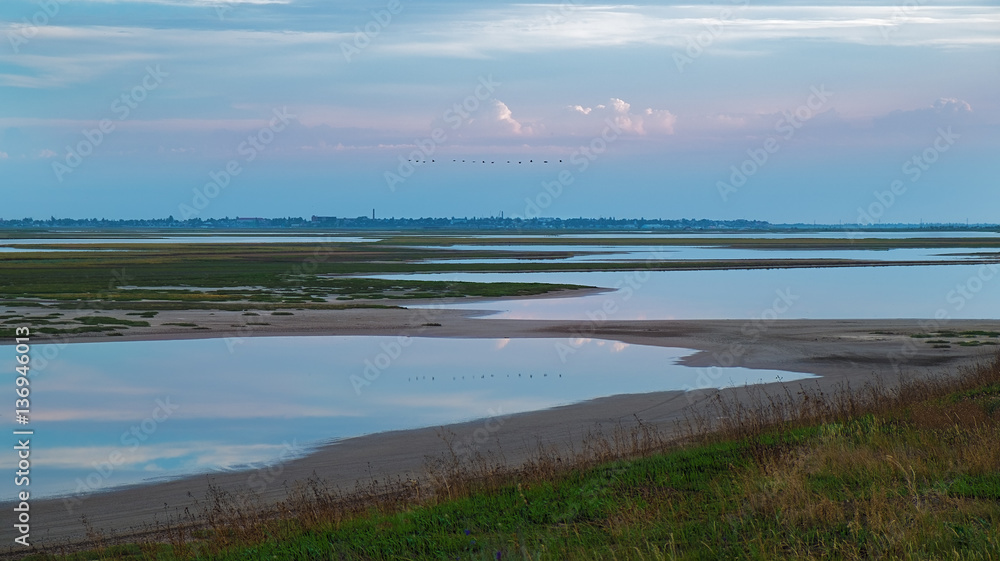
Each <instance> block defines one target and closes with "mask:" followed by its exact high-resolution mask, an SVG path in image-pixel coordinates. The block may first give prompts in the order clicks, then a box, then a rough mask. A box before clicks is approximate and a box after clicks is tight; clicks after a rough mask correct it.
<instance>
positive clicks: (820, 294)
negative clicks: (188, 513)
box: [0, 232, 1000, 498]
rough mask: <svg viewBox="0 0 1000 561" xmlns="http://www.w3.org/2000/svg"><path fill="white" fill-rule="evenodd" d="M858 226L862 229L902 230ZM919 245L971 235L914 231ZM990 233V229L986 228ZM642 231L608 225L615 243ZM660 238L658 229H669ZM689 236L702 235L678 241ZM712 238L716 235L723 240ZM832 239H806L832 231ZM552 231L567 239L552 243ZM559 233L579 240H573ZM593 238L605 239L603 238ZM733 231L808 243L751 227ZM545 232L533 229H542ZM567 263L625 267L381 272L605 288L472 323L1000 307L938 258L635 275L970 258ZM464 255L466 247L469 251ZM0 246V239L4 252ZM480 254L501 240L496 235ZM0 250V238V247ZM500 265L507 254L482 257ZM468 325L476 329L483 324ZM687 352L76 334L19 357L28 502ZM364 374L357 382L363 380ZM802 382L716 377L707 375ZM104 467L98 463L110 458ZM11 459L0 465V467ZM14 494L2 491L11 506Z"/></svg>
mask: <svg viewBox="0 0 1000 561" xmlns="http://www.w3.org/2000/svg"><path fill="white" fill-rule="evenodd" d="M911 235H913V234H902V233H895V232H890V233H874V234H865V236H866V237H907V236H911ZM917 235H919V236H921V237H946V236H948V237H966V236H975V237H985V236H987V235H988V234H982V233H969V232H958V233H945V232H933V233H925V232H919V233H917ZM992 235H994V236H995V235H996V234H992ZM629 236H635V237H648V236H649V234H640V233H637V234H631V235H629V234H624V235H621V236H616V237H629ZM683 236H685V235H684V234H673V235H672V236H671V237H683ZM689 236H690V237H708V235H706V234H690V235H689ZM719 236H724V237H732V235H731V234H720V235H719ZM841 236H843V233H825V234H812V235H809V237H841ZM567 237H568V236H567ZM572 237H586V236H585V235H584V236H572ZM600 237H611V236H607V235H601V236H600ZM747 237H806V236H805V235H803V234H800V233H797V234H752V235H749V236H747ZM546 239H549V238H548V237H546ZM551 239H552V244H550V246H549V247H544V246H542V247H539V246H534V247H532V246H523V247H519V248H517V249H518V250H522V249H523V250H553V249H555V250H569V251H579V250H588V249H589V250H596V251H606V252H609V255H603V256H588V257H580V258H574V259H575V260H581V261H584V260H590V259H595V260H598V259H599V260H631V261H635V262H636V267H635V268H636V269H637V270H635V271H620V272H566V273H462V274H454V273H448V274H420V275H382V276H379V278H390V279H415V280H420V279H428V280H456V281H458V280H463V281H478V282H495V281H506V282H511V281H513V282H552V283H570V284H581V285H590V286H601V287H605V288H609V289H612V290H609V291H608V292H604V293H601V294H596V295H591V296H583V297H576V298H555V299H544V298H535V299H522V300H506V301H494V302H479V303H475V304H455V305H450V306H447V307H451V308H464V309H477V310H488V311H491V312H493V313H492V314H491V315H488V316H487V317H488V318H498V317H500V318H519V319H569V320H579V321H584V322H591V321H598V320H601V319H603V318H607V319H609V320H629V319H715V318H718V319H754V318H764V319H772V318H781V319H792V318H811V319H822V318H929V317H934V316H935V315H939V316H942V315H943V317H945V318H955V319H957V318H976V319H989V318H998V317H1000V290H998V286H1000V267H997V266H994V267H993V268H990V267H988V266H980V265H962V264H952V265H944V264H942V265H937V266H919V267H902V266H887V267H867V268H826V269H774V270H753V271H652V272H650V271H645V270H644V269H643V267H642V262H643V261H645V260H646V259H647V258H649V257H655V258H657V259H661V258H665V259H754V258H756V259H767V258H789V257H792V258H814V257H828V258H846V259H879V260H884V261H895V260H908V259H940V260H961V259H964V258H965V257H964V256H963V255H961V254H963V253H977V252H981V251H982V250H962V249H948V250H921V249H899V250H888V251H865V250H858V251H781V250H729V249H720V248H703V247H694V246H691V247H670V248H663V252H664V254H665V255H666V257H663V256H660V255H656V251H657V250H658V249H660V248H650V247H644V246H625V247H607V246H604V247H602V246H600V245H598V244H595V245H591V246H565V245H564V244H560V243H559V237H552V238H551ZM288 241H295V242H317V243H321V242H324V241H337V242H362V241H372V240H368V239H366V238H362V237H332V238H331V237H325V238H316V237H305V236H280V237H275V236H203V237H186V236H169V237H164V238H136V239H125V238H117V239H102V240H95V239H77V240H41V239H35V240H17V241H15V240H4V241H2V242H0V243H2V244H12V243H179V242H190V243H220V242H222V243H225V242H233V243H236V242H252V243H266V242H288ZM470 248H474V249H477V250H481V249H483V247H482V246H471V247H470ZM7 249H9V248H7ZM491 249H494V250H500V249H511V247H510V246H502V245H494V246H492V247H491ZM4 250H5V248H4V247H3V246H0V251H4ZM497 258H498V260H503V259H505V257H504V256H503V255H502V254H499V253H498V256H497ZM483 321H489V319H484V320H483ZM690 352H692V351H689V350H684V349H669V348H656V347H645V346H635V345H625V344H622V343H616V342H613V341H601V340H571V339H514V340H508V339H493V340H481V339H480V340H477V339H434V338H426V339H421V338H406V339H398V338H396V337H281V338H248V339H245V340H244V341H243V342H242V343H239V344H233V345H232V347H231V348H230V347H229V346H227V344H226V341H225V340H222V339H208V340H186V341H155V342H111V343H80V344H73V345H68V346H64V347H62V348H59V347H57V346H54V345H50V346H45V345H37V346H35V347H34V350H33V360H34V362H33V364H34V365H35V369H34V370H33V381H32V390H33V393H32V398H33V401H34V403H33V404H32V405H33V407H32V409H33V413H34V415H35V416H34V417H33V419H32V426H33V428H34V429H35V431H36V434H35V436H34V437H33V441H32V445H33V448H32V453H33V457H34V458H35V460H36V463H34V464H33V470H32V472H33V478H32V491H34V493H33V496H44V495H56V494H72V493H75V492H77V491H89V492H92V491H101V490H106V489H109V488H112V487H116V486H121V485H127V484H134V483H140V482H148V481H154V480H158V479H163V478H173V477H178V476H181V475H187V474H194V473H205V472H211V471H217V470H229V469H236V468H241V467H242V468H245V467H253V466H262V465H265V464H267V463H269V462H274V461H276V460H278V459H282V458H284V459H287V458H289V457H291V456H297V455H303V454H306V453H308V451H309V450H310V449H311V448H312V447H314V446H317V445H319V444H322V443H325V442H329V441H331V440H335V439H340V438H348V437H352V436H357V435H362V434H368V433H372V432H378V431H383V430H393V429H401V428H413V427H421V426H435V425H441V424H448V423H453V422H458V421H464V420H471V419H476V418H482V417H487V416H491V415H496V414H510V413H516V412H522V411H530V410H538V409H543V408H548V407H553V406H556V405H560V404H566V403H572V402H578V401H582V400H587V399H592V398H596V397H602V396H608V395H615V394H624V393H639V392H650V391H658V390H671V389H688V388H691V387H699V384H700V382H699V377H701V378H700V379H701V380H705V378H704V376H702V374H703V373H702V372H701V371H700V370H699V369H691V368H686V367H683V366H680V365H677V364H676V361H677V359H678V358H679V357H682V356H685V355H686V354H689V353H690ZM366 373H367V374H368V376H367V377H366ZM805 376H806V375H802V374H792V373H787V372H785V373H783V372H776V371H761V370H753V371H751V370H745V369H726V370H725V374H724V376H723V377H721V378H716V379H715V381H716V383H718V384H724V385H733V384H735V385H742V384H744V383H758V382H770V381H774V380H776V379H778V378H779V377H780V378H781V379H784V380H793V379H797V378H801V377H805ZM112 457H114V458H116V459H118V460H119V461H118V462H117V463H116V465H114V466H111V469H108V466H109V463H108V462H109V458H112ZM12 459H13V458H12V456H11V455H9V454H8V455H2V456H0V468H2V469H11V468H12V467H13V464H12V463H11V460H12ZM11 489H13V488H12V487H9V488H5V489H4V490H3V491H2V492H3V493H7V494H6V495H0V497H2V498H10V496H11V495H10V491H11Z"/></svg>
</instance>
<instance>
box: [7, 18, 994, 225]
mask: <svg viewBox="0 0 1000 561" xmlns="http://www.w3.org/2000/svg"><path fill="white" fill-rule="evenodd" d="M0 31H2V32H3V36H4V41H3V42H4V43H5V44H4V45H2V46H0V98H2V99H3V100H4V103H3V104H2V105H0V184H2V185H3V195H4V201H3V205H2V208H0V216H2V217H3V218H6V219H11V218H14V217H28V216H32V217H49V216H74V217H89V216H93V217H106V218H130V217H135V216H147V217H166V216H168V215H172V216H174V217H176V218H178V219H186V218H203V219H207V218H217V217H223V216H276V215H284V216H301V215H303V214H312V213H314V212H323V213H334V212H335V213H336V214H338V215H344V216H367V215H369V213H370V212H371V209H372V208H373V207H376V208H378V209H379V210H378V213H379V215H381V216H398V217H414V218H415V217H422V216H490V215H494V214H496V215H499V214H500V213H501V212H503V213H504V215H505V216H509V217H528V218H530V217H532V216H550V217H558V218H571V217H577V216H595V217H596V216H622V217H641V216H646V217H649V216H664V217H681V216H690V217H712V218H713V219H718V220H734V219H740V218H747V219H754V220H764V221H769V222H772V223H812V222H814V221H815V222H818V223H826V224H838V223H841V222H843V223H864V222H866V221H868V222H870V223H878V222H893V223H913V224H916V223H919V222H921V221H924V222H941V223H964V222H966V221H967V220H968V221H970V222H971V223H995V222H996V221H997V214H996V209H997V208H1000V189H997V177H1000V164H998V163H997V161H998V159H997V158H996V154H997V153H998V149H1000V97H998V96H997V95H996V94H997V91H998V86H1000V57H998V54H1000V8H998V7H997V6H993V5H991V4H990V3H988V2H976V1H944V2H918V3H899V4H897V3H890V2H886V3H883V4H882V5H870V4H865V5H859V4H858V5H836V6H835V5H828V4H826V3H823V2H818V1H816V2H800V1H780V0H778V1H775V0H772V1H768V2H763V3H758V2H753V3H750V2H744V1H742V0H740V1H736V2H719V3H708V2H693V3H685V4H683V5H661V4H660V3H653V2H639V3H632V4H627V5H626V4H621V5H615V4H595V3H589V2H577V1H568V0H567V1H562V2H551V3H530V2H529V3H525V2H509V1H498V2H491V3H489V4H469V3H463V2H457V1H432V2H420V3H411V2H407V1H403V0H379V1H371V2H368V1H365V2H351V3H339V2H325V1H321V0H237V1H212V0H191V1H185V0H118V1H114V2H109V1H104V0H75V1H73V2H67V1H65V0H47V1H42V2H36V1H29V0H9V1H6V2H3V3H2V4H0ZM462 160H466V161H464V162H463V161H462ZM508 161H510V162H511V163H507V162H508ZM474 162H475V163H474ZM515 162H521V163H515ZM317 209H323V210H317ZM327 209H329V210H327Z"/></svg>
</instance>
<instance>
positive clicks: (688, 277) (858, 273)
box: [376, 265, 1000, 320]
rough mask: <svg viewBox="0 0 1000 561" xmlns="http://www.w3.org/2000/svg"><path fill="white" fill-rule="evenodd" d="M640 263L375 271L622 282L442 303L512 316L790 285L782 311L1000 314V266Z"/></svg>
mask: <svg viewBox="0 0 1000 561" xmlns="http://www.w3.org/2000/svg"><path fill="white" fill-rule="evenodd" d="M637 268H638V269H639V270H637V271H619V272H605V271H598V272H556V273H438V274H411V275H378V276H376V278H384V279H409V280H451V281H472V282H545V283H568V284H580V285H587V286H599V287H605V288H612V289H617V290H616V291H614V292H608V293H604V294H596V295H591V296H583V297H576V298H532V299H522V300H517V299H512V300H501V301H494V302H477V303H470V304H449V305H446V306H444V307H445V308H454V309H467V310H491V311H495V312H497V313H496V314H493V315H490V316H489V317H490V318H504V319H578V320H586V319H588V318H589V317H591V316H592V315H595V314H599V313H600V312H601V310H604V309H606V308H605V306H613V308H614V313H612V314H611V315H610V318H611V319H613V320H631V319H750V318H757V317H760V315H761V314H762V313H763V312H764V311H765V310H767V309H769V308H771V307H772V305H773V302H774V300H775V298H776V297H777V296H778V293H779V292H787V293H788V294H789V295H790V296H789V299H791V300H792V303H791V305H790V306H789V307H788V310H787V311H786V312H784V313H783V314H782V315H781V319H797V318H804V319H865V318H870V319H878V318H917V319H919V318H932V317H937V316H938V315H941V317H944V318H951V319H991V318H997V317H1000V265H992V266H990V265H948V266H912V267H844V268H826V269H808V268H805V269H756V270H713V271H647V270H643V269H641V265H638V266H637ZM412 307H420V305H416V306H412ZM942 314H943V315H942Z"/></svg>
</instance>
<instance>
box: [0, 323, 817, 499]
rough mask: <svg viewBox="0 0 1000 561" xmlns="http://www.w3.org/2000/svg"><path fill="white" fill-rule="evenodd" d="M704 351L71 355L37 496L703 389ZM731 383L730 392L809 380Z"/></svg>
mask: <svg viewBox="0 0 1000 561" xmlns="http://www.w3.org/2000/svg"><path fill="white" fill-rule="evenodd" d="M34 352H35V353H37V354H36V356H51V355H52V354H53V353H51V352H50V351H46V349H45V346H43V345H38V346H36V347H35V348H34ZM691 352H692V351H689V350H684V349H673V348H662V347H648V346H637V345H626V344H624V343H620V342H614V341H604V340H589V339H586V340H585V339H579V340H569V339H436V338H406V337H273V338H264V337H261V338H250V339H246V340H245V341H244V342H243V343H242V344H238V345H235V346H233V352H232V353H230V352H229V347H228V346H227V344H226V342H225V341H224V340H222V339H204V340H185V341H145V342H115V343H79V344H73V345H69V346H66V347H64V348H62V349H60V350H59V352H58V353H55V354H56V355H57V356H56V357H55V358H54V359H52V360H51V361H49V362H48V364H46V365H45V367H44V368H38V369H36V371H35V374H34V375H35V380H34V383H33V388H34V390H35V391H34V393H33V394H32V395H33V397H35V396H37V397H35V403H33V405H34V407H33V409H34V410H35V411H36V413H35V417H33V419H32V424H33V426H34V428H35V433H36V434H35V436H34V441H33V446H32V454H33V457H35V458H36V462H35V463H34V464H33V466H32V467H33V469H32V472H33V474H34V475H35V476H34V477H32V495H33V496H35V495H36V494H37V495H39V496H42V495H53V494H61V493H74V492H76V491H77V489H78V488H80V485H83V489H85V490H90V491H99V490H104V489H108V488H111V487H114V486H118V485H124V484H131V483H137V482H142V481H149V480H154V479H159V478H170V477H176V476H179V475H183V474H191V473H199V472H206V471H211V470H221V469H233V468H235V467H239V466H246V465H248V464H252V463H254V462H267V461H271V460H274V459H275V458H277V457H279V456H280V455H281V454H285V455H286V457H287V453H288V450H289V444H290V443H293V442H294V443H295V444H296V450H298V451H299V453H305V452H306V451H307V450H308V446H309V445H313V444H317V443H322V442H326V441H329V440H331V439H338V438H346V437H351V436H356V435H361V434H366V433H372V432H377V431H383V430H392V429H402V428H412V427H420V426H433V425H438V424H445V423H452V422H457V421H463V420H470V419H475V418H480V417H485V416H488V415H490V414H491V413H490V412H491V411H501V412H503V413H504V414H508V413H516V412H522V411H531V410H537V409H543V408H548V407H553V406H556V405H560V404H567V403H573V402H577V401H581V400H586V399H592V398H596V397H602V396H608V395H615V394H623V393H640V392H651V391H658V390H671V389H684V388H686V387H691V386H695V387H698V386H699V384H701V383H703V382H700V381H699V379H698V376H699V374H700V372H699V370H698V369H693V368H687V367H683V366H679V365H677V364H676V360H677V359H678V358H680V357H682V356H685V355H687V354H690V353H691ZM724 371H725V375H724V376H722V377H720V378H718V379H717V380H716V381H717V382H718V383H720V384H722V385H730V384H736V385H742V384H744V383H756V382H769V381H775V380H776V379H778V378H779V377H780V378H782V379H785V380H792V379H797V378H803V377H808V376H807V375H803V374H795V373H788V372H778V371H767V370H746V369H740V368H730V369H724ZM112 458H115V459H117V462H112V463H111V468H112V469H108V466H109V461H111V460H110V459H112ZM10 462H11V458H10V455H6V456H4V457H3V458H0V465H2V467H3V468H4V469H7V468H12V467H13V465H12V464H11V463H10ZM10 489H12V488H7V489H6V490H5V492H8V493H9V492H10ZM5 497H6V498H10V495H9V494H8V495H5Z"/></svg>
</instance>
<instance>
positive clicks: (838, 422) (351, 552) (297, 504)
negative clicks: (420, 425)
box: [32, 358, 1000, 560]
mask: <svg viewBox="0 0 1000 561" xmlns="http://www.w3.org/2000/svg"><path fill="white" fill-rule="evenodd" d="M727 395H728V394H721V393H720V394H719V395H718V398H717V399H716V400H715V401H714V405H713V406H712V407H710V408H708V409H706V410H702V411H701V412H700V413H699V414H692V416H691V417H689V419H688V421H687V423H685V426H684V432H685V433H686V436H685V437H684V438H682V439H681V440H680V441H678V440H677V439H674V440H667V439H666V438H664V436H663V435H662V434H661V433H658V432H657V431H655V430H653V429H652V428H650V427H649V426H646V425H644V424H642V423H639V424H638V425H633V426H631V427H630V428H618V429H616V430H613V431H611V432H609V433H604V434H602V433H600V432H598V433H595V434H593V435H592V436H591V438H590V439H589V440H588V443H587V446H586V447H585V448H584V449H583V450H581V451H579V452H577V453H575V454H570V455H565V454H564V455H562V456H559V455H557V454H556V453H555V452H553V451H544V450H540V451H539V454H538V457H537V458H536V459H535V460H534V461H533V462H531V463H529V464H527V465H524V466H517V467H511V466H505V465H503V463H502V462H499V461H497V459H496V458H492V457H490V458H484V457H481V456H476V457H471V458H470V457H468V456H463V457H459V456H457V455H454V456H452V457H449V458H440V459H438V460H436V461H431V462H428V465H427V474H426V477H424V478H422V479H421V480H420V481H413V480H411V481H406V482H402V481H400V482H395V483H386V482H382V483H380V484H375V483H373V484H372V485H371V486H370V487H369V488H367V489H363V490H361V491H359V492H356V493H351V494H342V493H339V492H336V491H333V490H331V489H328V488H327V487H326V486H325V485H324V484H323V482H322V481H318V480H314V481H308V482H300V483H298V484H297V485H296V486H295V487H294V488H292V489H291V493H290V497H289V499H288V500H287V501H286V502H284V503H283V504H281V505H278V506H277V507H276V508H274V507H270V508H264V507H263V506H262V505H259V504H257V502H256V499H255V498H254V497H253V496H252V495H251V494H245V495H244V494H238V495H233V494H229V493H226V492H223V491H221V490H216V491H215V492H213V493H212V495H211V496H209V497H207V498H206V502H205V503H204V505H205V506H204V508H203V510H202V512H200V513H191V514H190V516H189V517H187V518H185V519H181V520H174V521H172V522H171V523H170V524H166V525H164V526H160V527H158V528H151V529H150V531H151V533H150V534H149V536H147V538H145V539H146V541H145V542H143V543H133V544H125V545H110V541H109V540H107V539H106V538H105V537H104V536H102V535H101V534H100V533H99V532H97V531H95V532H94V533H93V536H92V537H93V539H94V543H95V544H96V545H97V549H94V550H92V551H89V552H87V553H80V554H73V555H70V556H67V557H55V556H46V555H36V556H34V557H32V558H33V559H37V560H43V559H44V560H55V559H81V560H82V559H191V558H198V559H219V560H229V559H232V560H236V559H413V558H427V559H762V560H763V559H813V558H817V559H819V558H828V559H872V558H875V559H881V558H886V559H888V558H904V559H945V558H947V559H998V558H1000V358H996V359H993V360H991V361H989V362H987V363H984V364H983V365H982V366H980V367H978V368H974V369H969V370H967V371H965V372H963V373H961V374H960V375H957V376H951V377H942V378H937V379H921V380H911V381H907V382H904V383H903V384H902V385H901V386H893V387H887V386H883V385H880V384H878V383H873V384H869V385H867V386H866V387H864V388H861V389H855V390H850V389H844V390H842V391H840V392H836V393H834V394H824V393H822V392H819V391H802V392H786V393H780V392H779V393H771V394H765V393H762V392H757V393H751V394H750V395H749V397H746V396H745V395H744V397H743V398H742V399H741V400H736V399H734V398H727V397H726V396H727ZM153 536H158V539H154V537H153Z"/></svg>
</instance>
